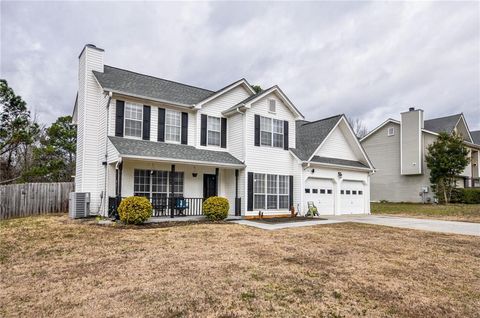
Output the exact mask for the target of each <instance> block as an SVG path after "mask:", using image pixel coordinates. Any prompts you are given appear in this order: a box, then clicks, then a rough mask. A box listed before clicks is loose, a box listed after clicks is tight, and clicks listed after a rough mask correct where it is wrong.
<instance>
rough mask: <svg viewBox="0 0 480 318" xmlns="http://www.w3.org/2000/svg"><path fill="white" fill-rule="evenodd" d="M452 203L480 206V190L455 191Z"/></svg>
mask: <svg viewBox="0 0 480 318" xmlns="http://www.w3.org/2000/svg"><path fill="white" fill-rule="evenodd" d="M450 202H452V203H466V204H480V189H479V188H461V189H453V191H452V197H451V199H450Z"/></svg>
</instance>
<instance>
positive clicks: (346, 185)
mask: <svg viewBox="0 0 480 318" xmlns="http://www.w3.org/2000/svg"><path fill="white" fill-rule="evenodd" d="M363 213H365V186H364V185H363V183H362V182H361V181H348V180H345V181H343V182H342V187H341V190H340V214H363Z"/></svg>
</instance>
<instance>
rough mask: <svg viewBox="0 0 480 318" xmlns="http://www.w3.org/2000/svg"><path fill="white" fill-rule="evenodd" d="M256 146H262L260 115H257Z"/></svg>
mask: <svg viewBox="0 0 480 318" xmlns="http://www.w3.org/2000/svg"><path fill="white" fill-rule="evenodd" d="M255 146H260V115H255Z"/></svg>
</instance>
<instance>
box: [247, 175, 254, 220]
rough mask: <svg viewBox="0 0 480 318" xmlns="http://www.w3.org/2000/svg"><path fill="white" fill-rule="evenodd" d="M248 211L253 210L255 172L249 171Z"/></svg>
mask: <svg viewBox="0 0 480 318" xmlns="http://www.w3.org/2000/svg"><path fill="white" fill-rule="evenodd" d="M247 211H253V172H249V173H248V180H247Z"/></svg>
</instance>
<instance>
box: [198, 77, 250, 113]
mask: <svg viewBox="0 0 480 318" xmlns="http://www.w3.org/2000/svg"><path fill="white" fill-rule="evenodd" d="M239 85H243V86H244V87H246V88H247V90H248V91H249V92H250V93H251V95H255V91H254V90H253V88H252V86H251V85H250V83H248V81H247V80H246V79H244V78H242V79H239V80H238V81H236V82H233V83H231V84H228V85H227V86H225V87H223V88H221V89H219V90H218V91H216V92H215V93H214V94H212V95H210V96H209V97H207V98H206V99H204V100H202V101H200V102H198V103H197V104H196V105H195V107H197V108H201V106H202V105H203V104H205V103H208V102H209V101H211V100H214V99H215V98H217V97H219V96H221V95H223V94H225V93H227V92H229V91H231V90H232V89H234V88H235V87H237V86H239Z"/></svg>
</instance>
